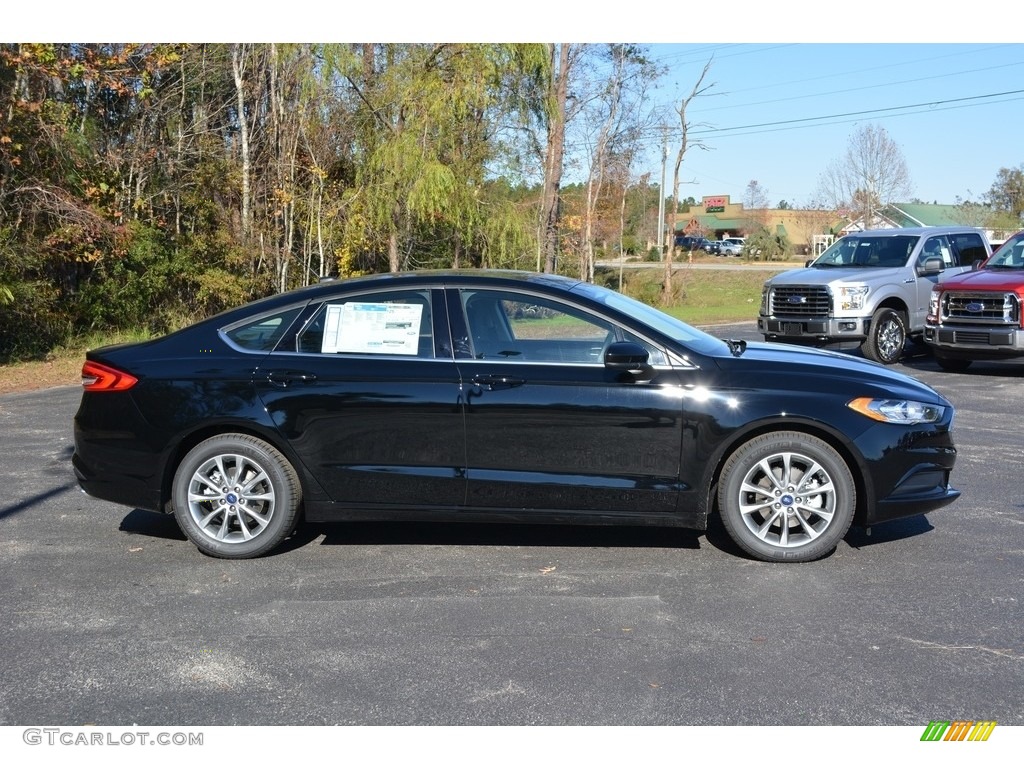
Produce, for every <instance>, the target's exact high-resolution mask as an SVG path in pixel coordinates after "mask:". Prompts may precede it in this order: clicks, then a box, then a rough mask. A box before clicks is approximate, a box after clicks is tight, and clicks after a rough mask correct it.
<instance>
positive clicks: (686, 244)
mask: <svg viewBox="0 0 1024 768" xmlns="http://www.w3.org/2000/svg"><path fill="white" fill-rule="evenodd" d="M710 242H711V241H710V240H708V239H707V238H706V237H691V236H690V235H678V236H676V248H681V249H682V250H684V251H704V250H707V246H708V244H709V243H710Z"/></svg>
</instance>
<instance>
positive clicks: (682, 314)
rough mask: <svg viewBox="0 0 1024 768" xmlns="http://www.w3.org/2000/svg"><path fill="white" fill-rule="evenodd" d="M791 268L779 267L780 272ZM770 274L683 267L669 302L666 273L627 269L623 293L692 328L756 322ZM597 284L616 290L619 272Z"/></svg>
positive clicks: (609, 273)
mask: <svg viewBox="0 0 1024 768" xmlns="http://www.w3.org/2000/svg"><path fill="white" fill-rule="evenodd" d="M790 266H791V265H780V266H779V268H778V271H780V272H781V271H783V270H784V269H788V268H789V267H790ZM771 274H773V273H772V272H770V271H766V270H763V269H736V270H725V269H690V268H687V266H686V265H681V266H679V267H678V268H677V269H676V270H675V271H674V272H673V275H672V283H673V285H672V287H673V299H672V301H671V302H668V303H666V302H665V301H664V300H663V297H662V293H663V290H662V286H663V280H664V272H663V271H662V270H661V269H660V268H653V269H628V268H627V269H626V270H624V272H623V287H622V292H623V293H625V294H628V295H629V296H632V297H634V298H636V299H639V300H640V301H643V302H645V303H647V304H651V305H653V306H656V307H658V308H659V309H661V310H662V311H664V312H666V313H667V314H670V315H672V316H673V317H678V318H679V319H680V320H683V321H684V322H687V323H689V324H691V325H718V324H721V323H735V322H743V321H754V320H756V319H757V310H758V307H759V306H760V303H761V287H762V286H763V285H764V281H765V280H766V279H768V277H770V276H771ZM595 282H598V283H601V284H602V285H606V286H608V287H609V288H614V289H616V290H617V289H618V284H619V274H618V271H617V270H606V271H605V272H603V273H602V274H601V275H600V276H599V277H596V278H595Z"/></svg>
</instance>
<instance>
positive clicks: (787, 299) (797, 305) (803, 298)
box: [768, 285, 832, 317]
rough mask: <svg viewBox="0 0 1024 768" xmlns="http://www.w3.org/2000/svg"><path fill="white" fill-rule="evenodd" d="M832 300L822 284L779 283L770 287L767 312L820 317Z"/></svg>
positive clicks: (825, 312) (791, 315) (827, 312)
mask: <svg viewBox="0 0 1024 768" xmlns="http://www.w3.org/2000/svg"><path fill="white" fill-rule="evenodd" d="M831 309H832V302H831V299H830V297H829V295H828V288H826V287H825V286H823V285H779V286H775V287H773V288H772V289H771V295H770V296H769V304H768V312H769V314H771V315H775V316H777V317H781V316H786V317H822V316H823V315H827V314H829V311H830V310H831Z"/></svg>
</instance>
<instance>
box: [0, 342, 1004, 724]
mask: <svg viewBox="0 0 1024 768" xmlns="http://www.w3.org/2000/svg"><path fill="white" fill-rule="evenodd" d="M723 332H724V333H727V334H728V335H731V336H743V335H746V336H747V337H748V338H752V337H753V336H752V327H751V326H749V325H744V326H738V327H736V328H730V329H725V330H724V331H723ZM903 368H905V369H906V370H907V371H908V372H910V373H911V374H914V375H917V376H919V377H920V378H922V379H924V380H926V381H928V382H930V383H931V384H933V385H934V386H936V387H938V388H939V389H941V390H942V391H943V392H944V393H945V394H946V395H947V396H948V397H949V398H950V399H951V400H952V401H953V402H954V403H955V404H956V405H957V407H958V408H959V412H958V417H957V440H958V445H959V448H960V451H961V453H960V458H959V462H958V466H957V470H956V473H955V480H956V483H957V484H958V485H959V487H960V488H961V489H962V490H963V497H962V498H961V499H960V500H959V501H958V502H957V503H956V504H955V505H954V506H952V507H948V508H946V509H945V510H941V511H938V512H935V513H933V514H930V515H928V516H927V517H919V518H915V519H912V520H909V521H904V522H900V523H895V524H891V525H889V526H881V527H877V528H875V529H874V530H873V532H872V535H871V536H867V535H865V533H864V532H863V531H857V530H854V531H851V533H850V534H849V535H848V536H847V538H846V540H845V541H844V542H843V543H842V544H841V545H840V547H839V548H838V550H837V551H836V552H835V553H834V554H833V555H832V556H831V557H829V558H828V559H826V560H823V561H821V562H818V563H810V564H804V565H769V564H765V563H760V562H754V561H752V560H749V559H746V558H744V557H742V556H741V555H740V554H739V553H738V552H737V551H736V550H735V548H734V547H732V546H731V544H730V543H729V542H728V539H727V538H726V536H725V535H724V533H723V532H722V531H721V530H719V529H717V528H715V529H712V530H711V531H709V532H708V533H707V534H697V533H693V532H687V531H676V530H650V529H621V528H616V529H589V530H588V529H569V528H541V527H514V526H505V525H495V526H476V525H444V526H442V525H371V524H358V525H356V524H351V525H345V524H338V525H317V526H306V527H304V528H302V529H301V530H300V532H299V535H298V536H297V537H296V538H295V540H294V541H293V542H291V543H290V545H289V546H288V547H287V548H286V549H285V550H284V551H282V552H280V553H277V554H275V555H273V556H269V557H266V558H263V559H259V560H255V561H246V562H226V561H220V560H214V559H211V558H208V557H204V556H202V555H201V554H199V552H198V551H197V550H196V549H195V548H194V547H193V546H192V545H191V544H190V543H188V542H187V541H186V540H185V539H184V537H183V536H182V535H181V534H180V533H179V531H178V529H177V528H176V526H175V524H174V522H173V520H172V519H171V518H168V517H165V516H161V515H157V514H152V513H148V512H142V511H137V510H132V509H127V508H123V507H117V506H114V505H111V504H107V503H104V502H100V501H96V500H93V499H90V498H88V497H86V496H83V495H82V494H80V493H79V492H78V490H77V489H76V487H75V484H74V481H73V477H72V473H71V470H70V465H69V459H70V455H71V452H72V443H71V432H70V427H71V419H72V416H73V414H74V411H75V408H76V406H77V402H78V398H79V392H78V390H77V389H74V388H59V389H53V390H48V391H44V392H39V393H33V394H19V395H9V396H4V397H0V434H2V435H3V437H2V440H3V447H4V450H3V454H2V456H0V479H2V484H3V489H4V496H3V500H2V501H0V606H2V614H3V623H2V625H0V626H2V631H0V659H3V675H0V725H28V724H64V725H80V724H99V725H130V724H133V723H137V724H140V725H147V724H148V725H159V724H175V725H178V726H200V725H231V724H259V725H268V724H310V725H316V724H332V723H340V724H554V725H562V724H637V725H655V724H681V725H708V724H715V725H802V724H815V725H826V724H827V725H904V726H916V727H919V728H921V729H922V730H923V728H924V726H925V725H926V724H927V723H928V722H929V721H930V720H938V719H942V720H948V719H968V720H981V719H989V720H996V721H997V722H998V723H999V724H1000V725H1021V724H1024V620H1022V618H1024V616H1022V611H1021V600H1022V599H1024V588H1022V587H1024V493H1022V490H1021V488H1022V484H1021V482H1020V473H1021V466H1022V463H1024V438H1022V435H1021V419H1020V415H1019V413H1020V411H1019V409H1020V407H1021V405H1020V404H1021V403H1024V377H1022V373H1024V371H1022V369H1021V368H1020V367H1016V368H1015V367H1012V366H1008V365H987V366H986V365H980V366H977V368H976V370H972V371H971V372H970V373H968V374H947V373H942V372H940V371H939V370H938V368H937V367H936V366H935V365H934V363H933V362H932V361H931V360H930V359H928V358H926V357H921V358H913V359H911V360H910V361H909V362H908V363H907V364H905V365H904V366H903Z"/></svg>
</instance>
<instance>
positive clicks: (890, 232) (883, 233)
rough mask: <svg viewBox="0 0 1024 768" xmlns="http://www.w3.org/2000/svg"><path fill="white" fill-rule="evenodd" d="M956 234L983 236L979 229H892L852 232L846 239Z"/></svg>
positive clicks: (947, 227)
mask: <svg viewBox="0 0 1024 768" xmlns="http://www.w3.org/2000/svg"><path fill="white" fill-rule="evenodd" d="M956 232H977V233H978V234H983V233H982V230H980V229H978V228H977V227H966V226H964V227H956V226H952V227H951V226H943V227H892V228H888V229H865V230H863V231H862V232H850V233H849V234H847V235H845V237H850V236H853V235H857V236H860V235H868V236H870V237H895V236H897V235H918V236H920V235H949V234H953V233H956Z"/></svg>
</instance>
